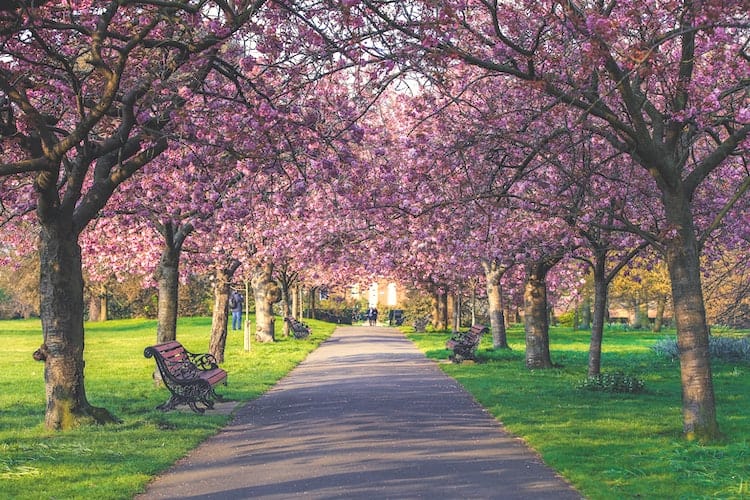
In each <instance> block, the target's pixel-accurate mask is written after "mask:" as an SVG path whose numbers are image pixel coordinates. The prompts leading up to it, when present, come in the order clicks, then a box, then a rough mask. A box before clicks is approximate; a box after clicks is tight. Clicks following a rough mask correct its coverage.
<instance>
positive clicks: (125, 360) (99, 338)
mask: <svg viewBox="0 0 750 500" xmlns="http://www.w3.org/2000/svg"><path fill="white" fill-rule="evenodd" d="M307 322H308V324H310V326H311V327H312V332H313V333H312V335H311V336H310V338H308V339H305V340H294V339H283V338H279V339H278V342H276V343H273V344H259V343H257V342H253V343H252V346H251V350H250V352H245V351H244V347H243V346H244V340H243V334H242V333H241V332H232V331H230V332H229V336H228V339H227V346H226V350H225V362H224V363H223V364H222V367H223V368H224V369H226V370H227V372H228V373H229V385H228V386H227V387H224V386H219V388H218V390H217V392H219V393H220V394H222V395H223V396H225V397H227V398H230V399H233V400H236V401H248V400H250V399H253V398H255V397H257V396H259V395H260V394H262V393H263V392H265V391H266V390H267V389H268V388H269V387H271V386H272V385H273V384H274V383H276V381H278V380H279V379H280V378H281V377H283V376H284V375H285V374H286V373H288V372H289V371H290V370H291V369H292V368H293V367H294V366H296V365H297V364H298V363H299V362H300V361H302V360H303V359H304V358H305V357H306V356H307V354H308V353H309V352H310V351H312V350H313V349H314V348H315V347H316V346H317V345H318V344H319V343H320V342H321V341H322V340H324V339H325V338H327V337H328V336H329V335H330V334H331V333H332V332H333V329H334V328H335V326H336V325H333V324H328V323H323V322H318V321H314V320H309V321H307ZM276 324H277V328H281V326H280V325H281V322H280V321H278V320H277V323H276ZM210 331H211V319H210V318H185V319H180V321H179V322H178V327H177V338H178V340H180V341H181V342H182V343H183V344H184V345H185V347H186V348H187V349H188V350H190V351H193V352H206V351H207V350H208V339H209V334H210ZM155 340H156V322H155V321H150V320H122V321H119V320H118V321H108V322H104V323H91V324H87V325H86V354H85V359H86V371H85V376H86V394H87V397H88V399H89V401H90V402H91V404H93V405H94V406H101V407H104V408H107V409H108V410H110V411H112V412H113V413H114V414H115V415H116V416H117V417H119V418H120V419H122V421H123V422H122V423H121V424H116V425H107V426H91V427H83V428H80V429H77V430H74V431H69V432H50V431H47V430H45V428H44V405H45V396H44V380H43V377H44V373H43V372H44V365H43V363H40V362H37V361H34V360H33V359H32V357H31V354H32V352H33V351H34V350H35V349H36V348H38V347H39V345H40V344H41V342H42V334H41V325H40V322H39V321H38V320H28V321H26V320H13V321H0V342H2V343H3V345H4V346H5V347H4V349H3V352H4V353H5V362H4V364H3V368H2V370H0V387H2V388H3V389H2V391H0V492H1V493H2V495H1V496H2V497H3V498H14V499H42V498H65V499H78V498H80V499H83V498H86V499H89V498H96V499H124V498H132V497H133V495H134V494H135V493H137V492H139V491H143V489H144V486H145V484H146V483H147V482H148V481H149V479H151V478H152V477H153V476H154V475H155V474H157V473H159V472H160V471H162V470H164V469H166V468H167V467H169V466H170V465H171V464H173V463H174V462H175V461H176V460H177V459H179V458H180V457H182V456H184V455H185V454H186V453H187V452H188V451H189V450H191V449H192V448H194V447H195V446H196V445H197V444H199V443H200V442H202V441H203V440H205V439H206V438H207V437H209V436H210V435H212V434H214V433H216V432H217V431H218V430H219V428H220V427H221V426H222V425H224V424H226V423H227V422H228V420H229V418H230V417H229V416H227V415H219V414H215V413H214V414H212V412H211V411H207V412H206V413H205V414H203V415H198V414H196V413H193V412H190V411H189V410H188V411H173V412H167V413H163V412H160V411H158V410H155V407H156V406H157V405H158V404H160V403H163V402H164V401H166V400H167V398H168V396H169V392H168V391H167V390H166V389H164V388H156V387H154V384H153V383H152V382H151V380H152V379H151V375H152V373H153V370H154V367H155V363H154V360H153V359H146V358H144V356H143V350H144V348H145V347H147V346H149V345H152V344H153V343H154V342H155ZM181 408H184V407H181Z"/></svg>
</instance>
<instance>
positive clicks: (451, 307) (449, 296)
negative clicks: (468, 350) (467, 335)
mask: <svg viewBox="0 0 750 500" xmlns="http://www.w3.org/2000/svg"><path fill="white" fill-rule="evenodd" d="M445 319H446V325H449V326H450V329H451V331H452V332H453V333H455V332H457V331H458V330H459V329H458V328H457V327H456V294H455V293H446V294H445Z"/></svg>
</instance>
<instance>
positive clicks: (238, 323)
mask: <svg viewBox="0 0 750 500" xmlns="http://www.w3.org/2000/svg"><path fill="white" fill-rule="evenodd" d="M242 302H243V300H242V294H241V293H240V292H238V291H237V290H232V293H231V294H230V295H229V310H230V311H232V330H241V329H242Z"/></svg>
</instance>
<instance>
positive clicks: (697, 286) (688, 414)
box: [664, 195, 719, 441]
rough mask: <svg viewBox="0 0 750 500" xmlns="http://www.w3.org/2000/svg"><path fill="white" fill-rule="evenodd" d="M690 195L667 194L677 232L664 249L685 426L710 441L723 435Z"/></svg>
mask: <svg viewBox="0 0 750 500" xmlns="http://www.w3.org/2000/svg"><path fill="white" fill-rule="evenodd" d="M686 198H687V197H686V196H679V195H677V196H672V197H670V196H668V195H665V201H664V208H665V210H666V213H667V214H668V217H669V219H670V222H671V223H672V225H673V227H675V231H674V237H673V238H671V239H668V240H667V241H666V242H665V243H666V248H665V249H666V260H667V266H668V267H669V277H670V279H671V285H672V298H673V301H674V311H675V322H676V325H677V345H678V348H679V352H680V375H681V378H682V413H683V431H684V433H685V437H686V438H687V439H689V440H699V441H711V440H714V439H717V438H718V437H719V426H718V423H717V421H716V403H715V398H714V388H713V377H712V373H711V359H710V355H709V350H708V339H709V333H708V325H707V324H706V310H705V306H704V302H703V290H702V288H701V277H700V259H699V252H698V242H697V241H696V238H695V231H694V228H693V219H692V214H691V213H690V205H689V200H687V199H686Z"/></svg>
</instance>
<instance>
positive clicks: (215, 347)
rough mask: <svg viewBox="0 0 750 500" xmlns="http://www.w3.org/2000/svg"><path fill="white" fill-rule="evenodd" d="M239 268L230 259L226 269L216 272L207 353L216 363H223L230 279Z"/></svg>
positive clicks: (236, 263) (233, 260) (238, 263)
mask: <svg viewBox="0 0 750 500" xmlns="http://www.w3.org/2000/svg"><path fill="white" fill-rule="evenodd" d="M239 267H240V261H238V260H236V259H232V262H231V263H230V264H229V265H228V266H227V267H224V268H220V269H217V270H216V281H215V282H214V309H213V315H212V318H211V340H210V341H209V345H208V352H209V353H210V354H211V355H213V356H214V357H215V358H216V361H217V362H218V363H223V362H224V350H225V348H226V345H227V322H228V320H229V294H230V292H231V284H232V278H233V277H234V273H235V271H237V269H238V268H239Z"/></svg>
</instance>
